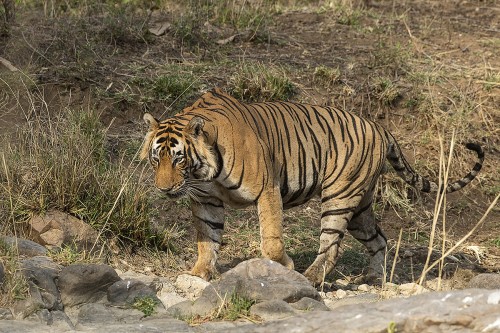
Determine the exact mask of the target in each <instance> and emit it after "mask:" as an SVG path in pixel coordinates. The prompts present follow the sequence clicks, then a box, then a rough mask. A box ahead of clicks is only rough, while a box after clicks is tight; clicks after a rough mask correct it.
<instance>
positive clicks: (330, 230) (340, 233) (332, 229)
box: [321, 228, 344, 239]
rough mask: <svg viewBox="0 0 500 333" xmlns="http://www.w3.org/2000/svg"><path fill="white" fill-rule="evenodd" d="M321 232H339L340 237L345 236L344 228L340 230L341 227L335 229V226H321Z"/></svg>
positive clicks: (331, 233)
mask: <svg viewBox="0 0 500 333" xmlns="http://www.w3.org/2000/svg"><path fill="white" fill-rule="evenodd" d="M321 233H322V234H323V233H325V234H329V235H333V234H338V235H339V237H340V239H342V238H344V232H343V231H342V230H339V229H335V228H324V229H323V228H321Z"/></svg>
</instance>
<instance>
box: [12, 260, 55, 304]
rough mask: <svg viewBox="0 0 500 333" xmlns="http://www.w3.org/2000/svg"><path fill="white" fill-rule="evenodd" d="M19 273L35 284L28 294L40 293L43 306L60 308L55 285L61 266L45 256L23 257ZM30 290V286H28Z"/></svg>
mask: <svg viewBox="0 0 500 333" xmlns="http://www.w3.org/2000/svg"><path fill="white" fill-rule="evenodd" d="M20 268H21V273H22V274H23V275H24V277H25V278H26V279H27V280H28V281H29V282H32V283H33V284H34V285H35V286H36V288H35V289H36V290H33V291H32V292H31V293H30V294H31V296H32V297H33V295H34V293H36V294H38V295H40V299H41V301H42V302H43V304H44V305H43V308H45V309H48V310H62V302H61V296H60V293H59V289H58V287H57V285H56V280H57V279H58V277H59V272H60V271H61V269H62V266H61V265H59V264H57V263H55V262H53V261H52V259H50V258H49V257H45V256H36V257H32V258H28V259H23V260H21V262H20ZM30 290H31V288H30Z"/></svg>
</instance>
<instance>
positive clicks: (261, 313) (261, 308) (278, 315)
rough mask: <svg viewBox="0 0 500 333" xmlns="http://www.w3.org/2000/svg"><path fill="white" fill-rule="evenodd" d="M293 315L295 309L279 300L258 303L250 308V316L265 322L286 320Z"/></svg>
mask: <svg viewBox="0 0 500 333" xmlns="http://www.w3.org/2000/svg"><path fill="white" fill-rule="evenodd" d="M295 313H296V311H295V309H294V308H293V307H292V306H291V305H290V304H288V303H287V302H285V301H283V300H279V299H275V300H270V301H264V302H260V303H257V304H254V305H252V307H251V308H250V314H251V315H254V316H258V317H260V318H262V319H263V320H266V321H268V320H276V319H283V318H287V317H290V316H293V315H295Z"/></svg>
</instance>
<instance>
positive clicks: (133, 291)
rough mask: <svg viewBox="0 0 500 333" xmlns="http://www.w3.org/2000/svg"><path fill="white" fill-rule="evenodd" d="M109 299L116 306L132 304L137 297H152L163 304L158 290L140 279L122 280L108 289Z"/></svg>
mask: <svg viewBox="0 0 500 333" xmlns="http://www.w3.org/2000/svg"><path fill="white" fill-rule="evenodd" d="M107 297H108V301H109V302H110V303H111V304H112V305H115V306H131V305H133V304H134V302H135V301H136V299H137V298H144V297H150V298H153V299H155V300H156V301H157V302H158V304H162V303H161V301H160V300H159V299H158V297H156V291H154V290H153V289H151V288H150V287H148V286H147V285H145V284H144V283H142V282H141V281H138V280H130V279H127V280H120V281H116V282H115V283H113V284H112V285H111V286H110V287H109V288H108V290H107Z"/></svg>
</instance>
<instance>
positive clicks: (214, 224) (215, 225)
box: [194, 215, 224, 230]
mask: <svg viewBox="0 0 500 333" xmlns="http://www.w3.org/2000/svg"><path fill="white" fill-rule="evenodd" d="M194 217H196V218H197V219H199V220H200V221H202V222H203V223H205V224H206V225H208V226H209V227H210V229H212V230H216V229H224V223H220V222H215V221H210V220H207V219H202V218H201V217H199V216H197V215H194Z"/></svg>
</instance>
